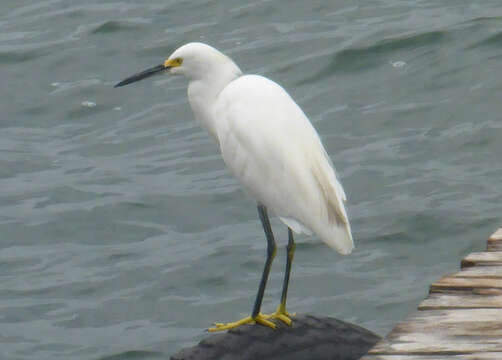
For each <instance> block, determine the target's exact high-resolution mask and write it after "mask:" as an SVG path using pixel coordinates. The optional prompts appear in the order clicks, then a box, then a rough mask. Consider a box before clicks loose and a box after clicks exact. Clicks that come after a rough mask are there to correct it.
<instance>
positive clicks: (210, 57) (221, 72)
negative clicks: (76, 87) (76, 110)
mask: <svg viewBox="0 0 502 360" xmlns="http://www.w3.org/2000/svg"><path fill="white" fill-rule="evenodd" d="M160 73H170V74H182V75H185V76H186V77H187V78H188V100H189V102H190V106H191V108H192V111H193V113H194V116H195V118H196V119H197V120H198V121H199V122H200V123H201V125H202V126H203V127H204V128H205V129H206V130H207V131H208V132H209V133H210V134H211V135H212V136H213V137H214V139H215V140H216V143H217V144H218V145H219V147H220V150H221V154H222V156H223V160H224V162H225V164H226V165H227V167H228V168H229V169H230V171H231V172H232V174H233V175H234V176H235V177H236V178H237V179H238V180H239V182H240V183H241V185H242V187H243V188H244V189H245V190H246V192H248V193H249V194H250V195H251V196H252V197H254V198H255V199H256V201H257V204H258V214H259V217H260V220H261V223H262V225H263V229H264V231H265V236H266V239H267V258H266V261H265V268H264V269H263V274H262V278H261V281H260V286H259V288H258V293H257V295H256V300H255V303H254V306H253V310H252V312H251V316H248V317H246V318H244V319H241V320H239V321H236V322H231V323H227V324H223V323H215V327H214V328H211V329H209V330H210V331H218V330H226V329H231V328H234V327H236V326H239V325H242V324H247V323H259V324H262V325H265V326H269V327H271V328H275V327H276V325H275V324H274V323H273V322H272V321H270V320H269V319H271V318H275V319H279V320H281V321H283V322H285V323H286V324H288V325H291V323H292V320H291V315H290V314H289V313H288V312H287V311H286V297H287V292H288V284H289V276H290V272H291V264H292V261H293V255H294V252H295V242H294V239H293V232H295V233H305V234H307V235H312V233H314V234H316V235H317V236H318V237H319V238H320V239H321V240H322V241H324V242H325V243H326V244H327V245H329V246H330V247H332V248H334V249H336V250H337V251H338V252H339V253H341V254H344V255H346V254H350V253H351V251H352V249H353V247H354V243H353V241H352V234H351V230H350V224H349V220H348V217H347V213H346V211H345V207H344V202H345V201H346V196H345V192H344V190H343V188H342V186H341V184H340V183H339V182H338V179H337V177H336V175H335V170H334V167H333V164H332V162H331V160H330V158H329V157H328V154H327V153H326V151H325V150H324V147H323V145H322V143H321V140H320V138H319V135H318V134H317V132H316V130H315V129H314V127H313V126H312V124H311V123H310V121H309V119H308V118H307V116H306V115H305V114H304V113H303V111H302V110H301V109H300V107H299V106H298V105H297V104H296V103H295V102H294V100H293V99H292V98H291V97H290V96H289V95H288V93H287V92H286V91H285V90H284V89H283V88H282V87H281V86H280V85H278V84H276V83H275V82H273V81H271V80H269V79H267V78H265V77H262V76H259V75H243V74H242V72H241V70H240V69H239V67H238V66H237V65H236V64H235V63H234V62H233V61H232V60H231V59H230V58H229V57H227V56H226V55H224V54H222V53H221V52H219V51H218V50H216V49H215V48H213V47H211V46H209V45H206V44H202V43H189V44H186V45H183V46H181V47H180V48H178V49H177V50H176V51H174V53H173V54H172V55H171V56H169V58H168V59H167V60H165V61H164V62H163V63H162V64H160V65H157V66H155V67H153V68H150V69H148V70H145V71H142V72H140V73H137V74H135V75H133V76H131V77H129V78H127V79H125V80H123V81H121V82H119V83H118V84H117V85H115V87H118V86H123V85H127V84H130V83H133V82H135V81H138V80H141V79H144V78H147V77H150V76H152V75H155V74H160ZM267 209H270V210H272V211H273V212H274V213H275V214H276V215H277V216H278V217H279V218H280V220H281V221H282V222H283V223H284V224H285V225H286V226H287V227H288V245H287V261H286V270H285V275H284V281H283V285H282V295H281V301H280V304H279V306H278V308H277V310H276V312H275V313H273V314H271V315H265V314H262V313H261V312H260V309H261V303H262V299H263V294H264V291H265V287H266V284H267V279H268V275H269V272H270V268H271V265H272V261H273V259H274V257H275V253H276V244H275V240H274V235H273V233H272V228H271V226H270V220H269V218H268V214H267Z"/></svg>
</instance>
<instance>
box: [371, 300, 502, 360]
mask: <svg viewBox="0 0 502 360" xmlns="http://www.w3.org/2000/svg"><path fill="white" fill-rule="evenodd" d="M501 319H502V309H462V310H429V311H420V312H418V313H416V314H414V315H412V316H410V317H409V318H408V319H406V321H403V322H401V323H399V324H398V325H397V326H396V327H395V328H394V329H393V330H392V331H391V333H390V334H389V335H387V336H386V341H382V342H380V343H378V344H377V345H376V346H375V347H373V348H372V349H371V350H370V351H369V354H415V355H420V354H423V355H434V354H436V355H439V354H452V355H453V354H465V353H474V352H480V351H481V352H486V351H492V352H502V326H501ZM501 356H502V353H501Z"/></svg>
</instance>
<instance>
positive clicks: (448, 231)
mask: <svg viewBox="0 0 502 360" xmlns="http://www.w3.org/2000/svg"><path fill="white" fill-rule="evenodd" d="M501 20H502V4H501V3H500V2H499V1H489V0H486V1H483V2H478V3H477V4H473V3H472V1H461V0H455V1H453V0H451V1H432V0H427V1H426V0H422V1H420V0H414V1H411V0H410V1H402V0H374V1H362V0H361V1H342V0H337V1H331V2H325V1H312V2H307V1H286V0H282V1H256V2H252V3H248V2H239V1H230V0H227V1H200V2H196V1H160V0H152V1H148V2H144V4H142V3H139V2H134V1H90V2H82V1H74V0H66V1H62V0H43V1H38V2H33V1H15V2H2V3H1V4H0V68H1V77H0V78H1V85H0V86H1V87H0V88H1V96H0V110H1V113H0V150H1V151H0V233H1V236H0V269H1V271H0V357H1V358H2V359H9V360H10V359H30V360H31V359H32V360H35V359H37V360H39V359H157V358H158V359H162V358H166V357H167V356H168V355H170V354H172V353H174V352H176V351H177V350H179V349H180V348H182V347H185V346H190V345H193V344H195V343H197V342H198V341H199V340H200V339H201V338H202V337H204V336H205V333H204V330H205V329H206V328H207V327H208V326H210V325H211V324H212V322H214V321H232V320H236V319H237V318H238V317H241V316H244V315H247V314H248V313H249V312H250V311H251V307H252V305H253V301H254V296H255V292H256V289H257V286H258V282H259V278H260V276H261V270H262V266H263V262H264V258H265V240H264V237H263V234H262V230H261V225H260V223H259V220H258V218H257V214H256V208H255V204H254V202H253V201H252V200H251V199H249V198H247V197H246V195H245V194H244V193H243V192H242V191H241V190H240V189H239V186H238V184H237V183H236V182H235V181H234V180H233V179H232V178H231V177H230V175H229V172H228V171H227V170H226V169H225V167H224V164H223V162H222V160H221V159H220V156H219V155H218V150H217V148H216V146H215V145H214V144H213V143H212V141H211V140H210V139H209V137H208V136H207V135H206V134H205V132H204V131H203V130H202V129H200V128H199V127H198V125H197V124H196V123H195V122H194V121H193V119H192V114H191V112H190V109H189V106H188V103H187V99H186V83H185V81H184V80H183V79H181V78H169V77H167V76H165V77H157V78H153V79H151V80H148V81H146V80H145V81H143V82H140V83H137V84H135V85H134V86H132V85H131V86H128V87H126V88H123V89H120V90H118V89H113V85H114V84H115V83H116V82H117V81H119V80H122V79H123V78H125V77H127V76H129V75H131V74H133V73H135V72H136V71H139V70H142V69H145V68H148V67H150V66H153V65H156V64H158V63H160V62H161V61H163V60H164V59H165V58H166V57H167V56H168V55H169V54H170V53H171V51H172V50H174V49H175V48H177V47H178V46H179V45H181V44H183V43H186V42H189V41H203V42H207V43H209V44H211V45H213V46H215V47H217V48H218V49H220V50H222V51H224V52H225V53H227V54H228V55H230V56H231V57H232V58H233V59H234V60H235V61H236V63H237V64H238V65H239V66H240V67H241V69H243V70H244V71H245V72H246V73H258V74H262V75H265V76H268V77H270V78H272V79H274V80H275V81H277V82H279V83H280V84H282V85H283V86H284V87H285V88H286V89H288V91H289V92H290V94H291V95H292V96H293V98H295V99H296V101H297V102H298V103H299V104H300V105H301V106H302V108H303V109H304V110H305V112H306V113H307V114H308V115H309V117H310V119H311V120H312V122H313V123H314V126H315V127H316V128H317V129H318V131H319V132H320V133H321V134H322V138H323V141H324V143H325V145H326V148H327V150H328V152H329V154H330V155H331V157H332V159H333V161H334V163H335V165H336V167H337V170H338V173H339V175H340V178H341V181H342V182H343V185H344V188H345V190H346V192H347V195H348V198H349V199H348V204H347V209H348V212H349V216H350V219H351V223H352V228H353V232H354V238H355V242H356V250H355V251H354V253H353V254H352V255H351V256H348V257H342V256H340V255H338V254H336V253H335V252H333V251H331V250H330V249H329V248H327V247H326V246H325V245H323V244H322V243H321V242H320V241H318V240H317V239H315V238H313V239H308V238H302V237H300V238H298V242H299V244H298V248H297V253H296V257H295V263H294V268H293V275H292V282H291V285H290V294H289V307H290V309H291V311H296V312H298V313H313V314H318V315H321V314H326V315H330V316H334V317H337V318H340V319H343V320H346V321H350V322H354V323H357V324H359V325H361V326H364V327H366V328H369V329H370V330H373V331H375V332H377V333H379V334H381V335H384V334H385V333H386V332H388V331H389V330H390V329H391V328H392V327H393V326H394V324H395V323H396V322H397V321H398V320H400V319H402V318H403V317H404V316H405V315H406V314H407V313H409V312H411V311H413V309H415V308H416V306H417V304H418V303H419V302H420V300H421V299H423V298H424V296H426V294H427V291H428V285H429V284H430V283H431V282H432V281H433V280H435V279H437V278H438V277H440V276H441V275H443V274H446V273H448V272H454V271H456V270H457V268H458V264H459V261H460V259H461V258H462V257H463V256H464V255H466V254H468V253H469V252H471V251H476V250H480V249H482V248H483V247H484V246H485V240H486V238H487V237H488V235H489V234H490V233H491V232H492V231H493V230H494V229H495V228H497V227H498V226H499V225H501V223H502V219H501V214H502V194H501V187H500V179H501V178H502V164H501V160H500V158H501V155H500V154H501V153H502V142H501V141H500V139H501V138H502V121H501V118H500V114H501V98H500V97H501V96H502V81H501V80H500V78H499V76H498V75H499V74H500V73H501V70H502V65H501V60H502V25H501V24H502V21H501ZM273 226H274V229H275V231H276V236H277V238H278V240H279V246H280V248H279V252H278V257H277V258H276V262H275V263H274V267H273V269H272V276H271V280H270V283H269V286H268V289H267V292H266V298H265V301H264V310H265V311H271V310H273V309H274V308H275V307H276V305H277V302H278V300H279V298H280V290H281V281H282V271H283V266H284V262H285V261H284V260H285V259H284V258H285V250H284V247H285V245H286V231H285V228H284V226H282V225H281V223H280V222H278V221H277V219H274V220H273Z"/></svg>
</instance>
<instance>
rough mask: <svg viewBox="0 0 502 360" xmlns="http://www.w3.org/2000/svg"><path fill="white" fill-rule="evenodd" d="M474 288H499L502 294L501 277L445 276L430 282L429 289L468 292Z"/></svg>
mask: <svg viewBox="0 0 502 360" xmlns="http://www.w3.org/2000/svg"><path fill="white" fill-rule="evenodd" d="M476 289H499V290H501V294H502V278H486V277H477V278H471V277H455V276H445V277H443V278H441V279H439V280H438V281H436V282H434V283H432V284H431V286H430V290H429V291H430V292H431V293H436V292H451V291H463V292H469V293H470V292H472V291H475V290H476Z"/></svg>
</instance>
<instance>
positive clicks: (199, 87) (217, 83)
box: [188, 62, 242, 138]
mask: <svg viewBox="0 0 502 360" xmlns="http://www.w3.org/2000/svg"><path fill="white" fill-rule="evenodd" d="M211 70H212V69H209V71H208V72H207V73H206V74H204V75H203V76H201V77H198V78H192V79H190V82H189V83H188V100H189V102H190V107H191V108H192V111H193V113H194V116H195V118H196V119H197V120H198V121H199V122H200V123H201V125H202V126H203V127H204V128H205V129H206V130H207V131H208V132H209V133H210V134H211V135H212V136H213V137H214V138H217V134H216V128H217V124H216V122H217V121H218V118H217V116H215V114H214V111H215V104H216V101H217V100H218V95H219V94H220V93H221V91H222V90H223V89H224V88H225V87H226V86H227V85H228V84H229V83H230V82H232V81H233V80H235V79H237V78H238V77H239V76H241V75H242V73H241V71H240V69H239V68H238V67H237V65H235V64H234V63H233V62H232V63H231V64H228V66H226V67H223V68H220V69H218V71H211Z"/></svg>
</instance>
